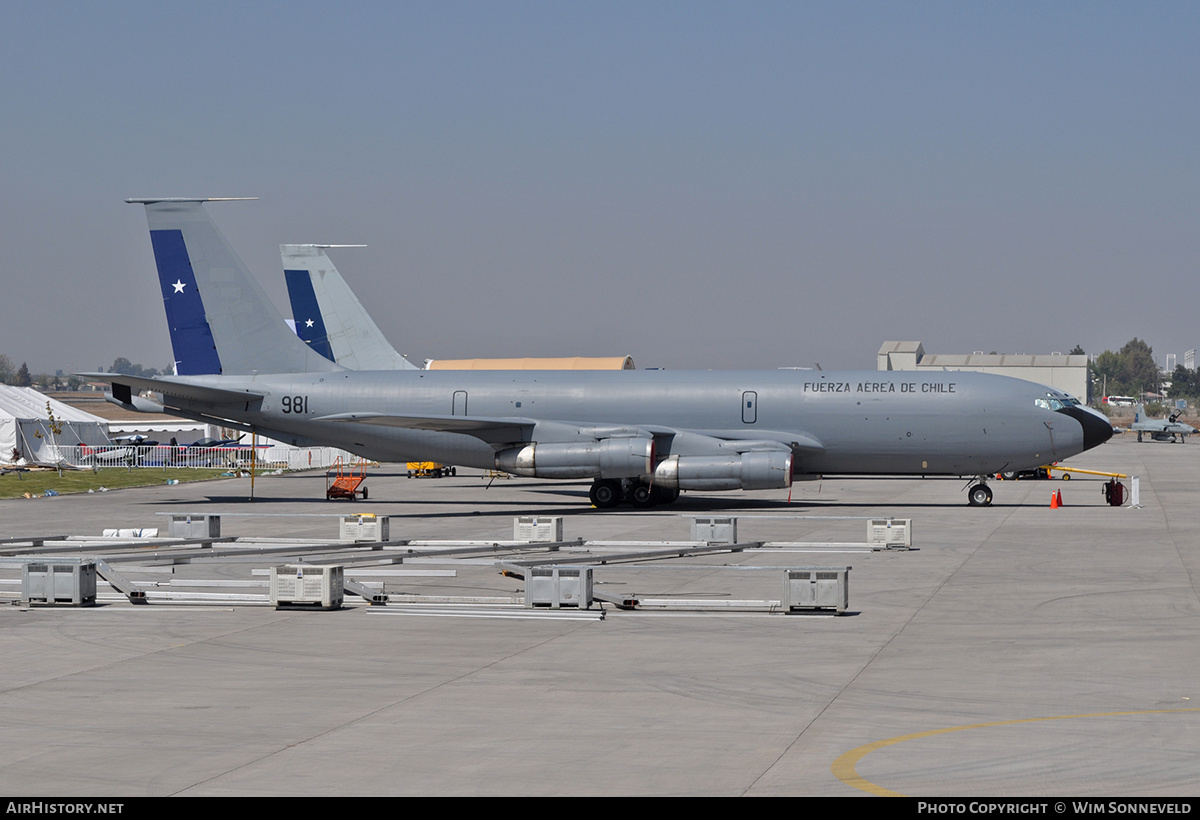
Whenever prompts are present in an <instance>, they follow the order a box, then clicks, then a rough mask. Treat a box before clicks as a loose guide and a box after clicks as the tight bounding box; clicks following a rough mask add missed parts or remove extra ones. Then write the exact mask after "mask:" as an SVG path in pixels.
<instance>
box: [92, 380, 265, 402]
mask: <svg viewBox="0 0 1200 820" xmlns="http://www.w3.org/2000/svg"><path fill="white" fill-rule="evenodd" d="M75 375H76V376H79V377H81V378H84V379H87V380H88V381H97V382H108V383H109V384H111V385H112V386H113V397H114V398H115V399H116V401H117V402H118V403H124V404H131V403H133V402H132V400H131V396H130V395H129V393H130V392H132V391H140V390H153V391H154V392H156V393H161V394H162V395H163V396H178V397H179V398H181V399H188V400H190V401H202V402H208V403H209V404H242V403H244V402H247V401H257V400H258V399H261V398H262V397H263V394H262V393H253V392H251V391H249V390H225V389H222V388H220V387H209V386H207V385H203V384H192V383H190V382H179V381H173V380H169V379H151V378H146V377H145V376H124V375H122V374H120V373H76V374H75ZM120 388H124V389H125V390H124V391H121V390H120ZM122 392H124V393H125V395H124V396H122Z"/></svg>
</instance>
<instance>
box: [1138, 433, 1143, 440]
mask: <svg viewBox="0 0 1200 820" xmlns="http://www.w3.org/2000/svg"><path fill="white" fill-rule="evenodd" d="M1141 440H1142V434H1141V433H1138V441H1141Z"/></svg>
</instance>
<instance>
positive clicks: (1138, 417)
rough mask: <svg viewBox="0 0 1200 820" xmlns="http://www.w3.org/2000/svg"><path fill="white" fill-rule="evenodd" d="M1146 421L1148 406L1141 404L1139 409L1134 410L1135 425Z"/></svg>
mask: <svg viewBox="0 0 1200 820" xmlns="http://www.w3.org/2000/svg"><path fill="white" fill-rule="evenodd" d="M1145 420H1146V405H1144V404H1141V403H1139V404H1138V406H1137V407H1135V408H1133V423H1134V424H1137V423H1138V422H1139V421H1145Z"/></svg>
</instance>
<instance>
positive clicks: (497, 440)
mask: <svg viewBox="0 0 1200 820" xmlns="http://www.w3.org/2000/svg"><path fill="white" fill-rule="evenodd" d="M313 420H314V421H335V422H347V423H354V424H372V425H376V426H380V427H402V428H406V429H409V430H432V431H436V432H441V433H463V434H465V435H469V436H474V437H475V438H478V439H480V440H481V441H484V442H487V443H488V444H492V445H505V444H514V443H518V442H530V441H533V440H535V439H538V440H540V436H539V435H538V433H543V434H544V433H547V432H549V430H548V429H547V428H550V427H554V428H558V429H556V432H558V433H559V435H560V436H561V438H562V440H569V439H571V438H574V437H575V436H587V437H590V438H593V439H596V440H599V439H604V438H610V437H616V438H626V437H637V436H641V437H646V436H653V437H659V436H664V437H666V436H676V435H679V434H681V433H683V432H684V431H682V430H678V429H676V428H673V427H660V426H657V425H648V426H641V427H625V426H618V427H612V426H592V425H576V424H571V423H569V422H549V421H546V420H541V421H539V420H537V419H530V418H521V417H517V416H504V417H485V416H417V415H405V414H392V413H337V414H334V415H330V416H320V417H318V418H316V419H313ZM535 428H538V429H537V432H535ZM688 435H690V436H691V437H692V439H693V440H695V439H697V438H703V439H707V440H708V441H709V442H710V446H711V447H712V448H713V450H714V452H715V451H726V452H735V453H747V452H755V451H760V450H776V449H796V450H802V451H807V452H809V453H817V452H821V451H823V450H824V449H825V446H824V445H823V444H821V442H819V441H817V440H816V439H815V438H813V437H812V436H809V435H807V434H804V433H794V432H793V433H769V432H768V433H762V432H759V433H758V435H757V436H756V437H755V439H754V440H741V439H736V438H730V439H725V438H721V437H716V436H711V435H703V434H695V433H690V434H688ZM557 438H559V436H555V437H553V438H551V440H555V439H557Z"/></svg>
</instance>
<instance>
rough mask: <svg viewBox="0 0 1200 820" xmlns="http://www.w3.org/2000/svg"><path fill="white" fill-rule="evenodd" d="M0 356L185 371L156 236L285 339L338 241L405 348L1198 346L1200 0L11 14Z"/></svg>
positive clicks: (359, 6)
mask: <svg viewBox="0 0 1200 820" xmlns="http://www.w3.org/2000/svg"><path fill="white" fill-rule="evenodd" d="M0 9H2V10H3V16H2V18H0V19H2V20H3V27H2V29H0V149H2V152H3V154H2V157H0V163H2V164H0V168H2V170H0V236H2V238H3V241H4V253H3V255H2V256H0V260H2V261H0V277H2V281H3V286H4V293H5V298H4V299H3V309H2V312H3V315H2V318H0V352H3V353H5V354H7V355H8V356H9V357H11V358H12V359H14V360H15V361H16V362H17V363H20V362H21V361H27V362H28V363H29V366H30V368H31V369H32V370H34V371H35V372H39V371H44V370H53V369H55V368H62V369H64V370H69V369H74V370H92V369H95V368H96V367H97V366H99V365H103V366H105V367H107V366H108V365H110V364H111V363H112V361H113V359H114V358H116V357H117V356H125V357H128V358H129V359H131V360H133V361H135V362H141V363H143V364H145V365H147V366H154V367H163V366H165V365H166V364H167V363H168V362H170V361H171V358H172V356H171V353H170V349H169V341H168V337H167V332H166V322H165V318H164V314H163V310H162V303H161V300H160V298H159V295H158V290H157V287H156V280H155V276H154V268H153V264H154V263H153V255H152V253H151V248H150V241H149V235H148V233H147V228H146V221H145V214H144V211H143V209H142V208H141V206H133V205H126V204H124V203H123V201H122V200H123V199H125V198H127V197H134V196H137V197H145V196H258V197H260V200H259V201H258V202H249V203H228V204H212V205H209V206H207V207H208V208H209V209H210V212H211V213H212V214H213V216H214V218H215V219H216V221H217V223H218V225H220V227H221V229H222V231H223V232H224V233H225V235H226V236H227V237H228V238H229V240H230V242H231V244H232V245H233V246H234V248H235V249H236V250H237V251H238V252H239V253H240V254H241V256H242V258H243V259H244V260H245V261H246V262H247V264H248V265H249V267H250V269H251V270H252V271H253V272H254V273H255V275H256V276H257V277H258V279H259V281H260V282H262V283H263V285H264V286H265V287H266V288H267V291H268V293H270V294H271V295H272V297H273V298H275V300H276V303H277V304H278V305H279V306H280V308H281V313H283V315H285V316H286V315H289V313H290V311H289V310H288V308H287V300H286V291H285V289H284V284H283V275H282V272H281V268H280V262H279V254H278V246H279V244H280V243H284V242H289V243H290V242H328V243H366V244H367V245H368V246H369V247H367V248H365V249H356V250H349V249H347V250H340V251H333V252H331V256H332V258H333V259H334V262H335V263H336V264H337V265H338V267H339V268H340V270H341V271H342V273H343V274H344V275H345V277H346V279H347V281H348V282H349V283H350V285H351V287H352V288H354V289H355V291H356V292H357V293H358V294H359V296H360V298H361V299H362V301H363V303H364V304H365V305H367V306H368V308H369V310H370V311H371V313H372V315H373V316H374V318H375V320H376V322H377V323H378V324H379V326H380V327H381V328H382V330H383V331H384V332H385V333H386V334H387V335H388V337H389V338H390V339H391V341H392V342H393V344H394V345H395V346H396V348H397V349H399V350H400V351H401V352H403V353H406V354H408V355H409V357H410V358H412V359H413V360H414V361H415V362H417V363H419V362H420V361H422V360H423V359H424V358H426V357H433V358H453V357H468V356H527V355H534V356H544V355H620V354H629V355H632V356H633V357H634V358H635V360H636V361H637V363H638V365H639V366H641V367H646V366H655V365H658V366H666V367H671V368H683V367H689V368H708V367H711V368H730V367H762V368H773V367H779V366H788V365H811V364H812V363H813V362H820V363H821V365H822V366H823V367H825V368H826V369H828V368H830V367H852V368H874V366H875V359H874V355H875V352H876V350H877V349H878V348H879V345H880V344H881V343H882V342H883V341H885V340H888V339H919V340H922V341H924V343H925V349H926V351H928V352H938V353H969V352H971V351H973V350H983V351H992V350H997V351H1000V352H1012V353H1017V352H1023V353H1033V352H1047V353H1048V352H1051V351H1063V352H1065V351H1067V350H1069V349H1070V348H1071V347H1072V346H1073V345H1075V344H1077V343H1078V344H1082V345H1083V346H1084V348H1085V349H1087V350H1088V351H1089V352H1099V351H1101V350H1103V349H1105V348H1112V349H1117V348H1119V347H1120V346H1121V345H1122V344H1123V343H1124V342H1126V341H1127V340H1128V339H1130V338H1131V337H1133V336H1135V335H1136V336H1139V337H1141V338H1143V339H1145V340H1146V341H1147V342H1149V343H1150V344H1151V345H1152V346H1153V348H1154V351H1155V354H1156V357H1157V358H1158V359H1159V362H1160V364H1161V362H1162V355H1163V354H1165V353H1170V352H1175V353H1177V354H1179V357H1180V361H1181V362H1182V358H1183V352H1184V351H1185V350H1186V349H1188V348H1192V347H1200V328H1198V327H1197V322H1196V314H1197V310H1196V305H1197V295H1196V292H1195V284H1196V272H1197V260H1198V259H1200V221H1198V216H1200V207H1198V205H1200V150H1198V145H1200V93H1197V87H1198V86H1200V48H1198V47H1197V43H1198V42H1200V4H1197V3H1194V2H1169V3H1168V2H1164V3H1154V2H1137V3H1135V2H1129V3H1102V2H1079V3H1072V2H1057V3H1045V2H1036V3H1021V2H997V3H988V2H967V3H963V2H945V3H923V2H911V3H898V2H851V1H850V0H838V2H828V3H826V2H820V3H817V2H812V3H806V2H778V3H752V2H737V3H706V2H696V0H688V2H679V3H675V2H629V3H625V2H592V3H571V2H548V3H531V2H528V3H526V2H522V3H512V2H495V0H493V1H492V2H480V3H466V2H443V1H441V0H439V2H423V3H403V2H386V3H371V4H364V3H352V2H349V3H348V2H342V3H329V2H311V3H310V2H296V0H289V2H279V3H267V2H244V1H242V2H230V3H224V2H213V0H206V2H203V3H188V4H182V3H163V2H146V3H139V2H119V3H79V2H66V3H61V2H47V0H39V2H23V0H3V3H2V5H0Z"/></svg>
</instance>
